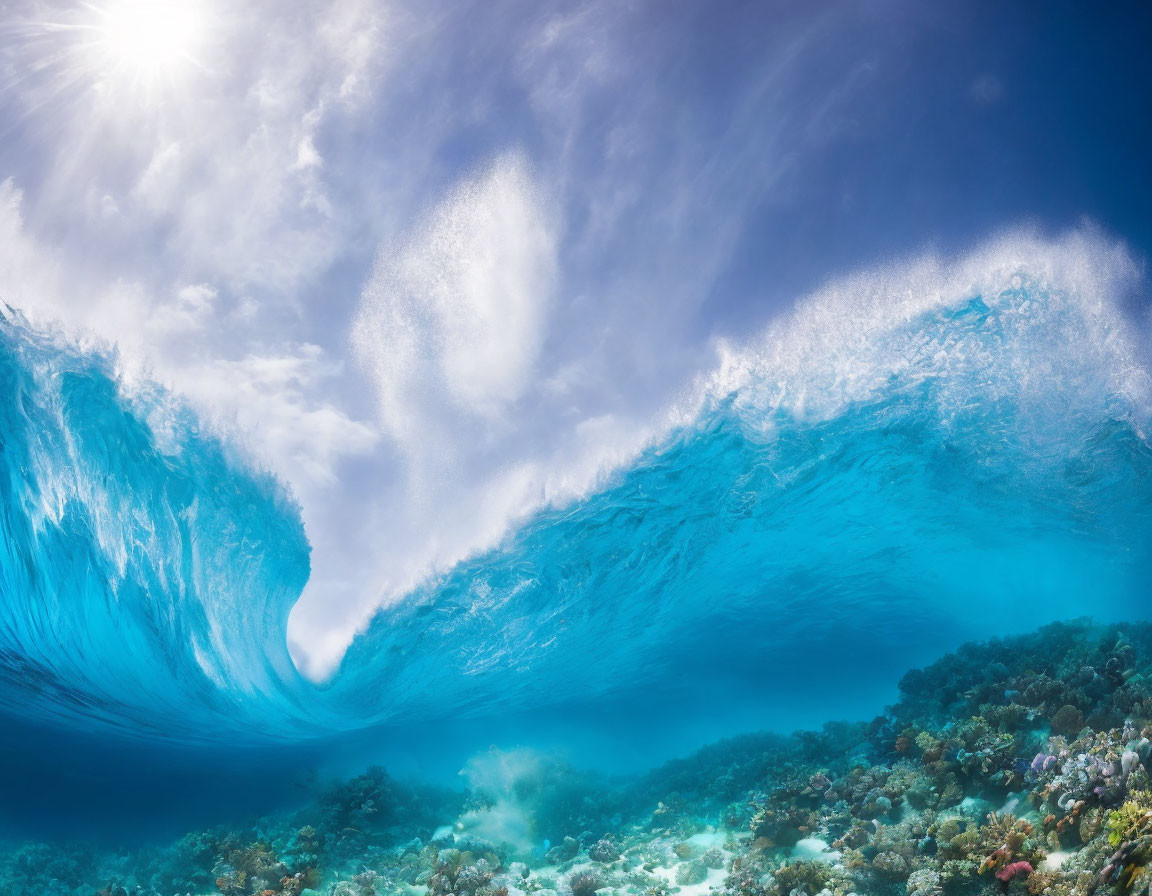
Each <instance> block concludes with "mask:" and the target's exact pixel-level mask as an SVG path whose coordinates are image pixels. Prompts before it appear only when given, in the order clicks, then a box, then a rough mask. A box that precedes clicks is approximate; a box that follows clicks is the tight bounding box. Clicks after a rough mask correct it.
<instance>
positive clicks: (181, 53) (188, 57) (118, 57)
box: [96, 0, 204, 78]
mask: <svg viewBox="0 0 1152 896" xmlns="http://www.w3.org/2000/svg"><path fill="white" fill-rule="evenodd" d="M98 15H99V21H98V22H97V23H96V31H97V32H98V34H99V38H98V40H97V44H98V47H99V49H100V51H101V52H102V53H103V54H105V56H106V57H107V62H108V63H109V64H111V65H112V66H113V67H115V68H117V69H122V70H127V71H129V72H132V73H134V74H136V75H139V76H143V77H149V78H150V77H153V76H156V75H161V74H171V73H172V72H174V71H176V70H177V69H179V68H180V67H181V66H182V65H184V64H186V63H188V62H191V61H193V53H194V52H195V50H196V47H197V45H198V43H199V42H200V39H201V37H202V35H203V28H204V21H203V11H202V9H201V8H200V7H199V6H198V5H197V4H195V3H190V2H180V0H174V2H168V0H151V2H149V0H119V2H114V3H111V4H109V5H108V6H104V7H101V8H99V9H98Z"/></svg>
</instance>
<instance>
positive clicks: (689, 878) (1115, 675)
mask: <svg viewBox="0 0 1152 896" xmlns="http://www.w3.org/2000/svg"><path fill="white" fill-rule="evenodd" d="M1150 761H1152V626H1148V625H1117V626H1109V627H1097V626H1094V625H1091V624H1089V623H1087V622H1082V623H1081V622H1077V623H1068V624H1061V625H1054V626H1049V627H1046V628H1044V629H1042V630H1040V631H1039V632H1036V633H1034V634H1031V635H1026V636H1023V637H1016V638H1006V639H1001V640H995V641H991V642H988V643H985V644H972V645H966V646H965V647H963V648H961V649H960V650H958V651H956V652H955V653H954V654H951V655H949V656H946V657H944V658H942V659H941V660H940V661H938V662H937V663H934V664H933V665H931V666H929V667H927V668H925V669H921V670H915V671H913V672H910V673H908V674H907V675H906V676H905V677H904V679H903V680H902V682H901V685H900V699H899V701H898V702H897V703H896V704H895V705H893V706H892V707H890V708H889V709H888V710H887V711H886V712H885V713H884V714H882V715H881V716H879V717H877V718H875V719H873V720H871V721H869V722H859V723H834V724H829V725H826V726H825V727H824V728H823V729H822V730H820V731H808V732H798V733H796V734H794V735H792V736H790V737H782V736H779V735H772V734H764V735H747V736H743V737H739V738H734V739H731V740H727V741H723V742H720V743H717V744H713V745H712V746H709V747H706V748H704V749H702V750H700V751H699V752H698V753H697V754H695V755H693V756H691V757H688V758H686V759H681V760H677V761H675V762H671V763H668V764H667V765H665V766H663V767H661V768H659V769H656V770H654V771H652V772H650V773H648V774H646V775H643V776H640V777H638V778H634V779H631V780H621V781H618V782H606V781H605V780H604V779H603V777H602V776H595V775H591V774H587V773H583V772H580V771H578V770H575V769H572V768H569V767H568V766H566V765H564V764H563V763H561V762H559V761H557V760H553V759H548V758H545V757H538V756H536V757H532V756H527V755H526V754H523V753H515V754H500V753H495V752H494V753H492V754H489V755H486V756H485V757H481V758H479V759H477V760H474V761H473V762H472V763H470V770H471V772H470V774H469V776H468V781H469V784H470V787H469V790H468V791H467V792H449V791H440V790H433V789H428V788H420V787H414V786H411V785H407V784H401V783H399V782H397V781H394V780H393V779H392V778H391V777H389V775H388V774H386V773H385V772H384V771H383V770H382V769H379V768H373V769H369V770H368V771H367V772H366V773H365V774H363V775H361V776H359V777H356V778H353V779H352V780H350V781H347V782H344V783H342V784H340V785H338V786H335V787H332V788H329V789H327V790H324V791H322V792H320V793H318V794H317V795H316V796H315V797H314V798H313V799H311V800H310V801H309V802H308V803H307V804H306V805H304V806H302V807H300V808H298V809H296V810H294V811H292V812H283V813H280V814H278V815H273V816H271V817H268V818H264V819H260V820H259V821H257V822H253V823H250V824H246V825H239V826H236V825H234V826H224V827H221V828H218V829H213V830H211V831H199V832H194V833H190V834H188V835H186V836H185V837H183V838H181V839H180V840H178V841H177V842H175V843H172V844H170V845H168V846H165V847H157V846H147V847H140V848H138V849H120V850H116V851H107V850H100V849H97V848H94V847H89V848H85V847H80V846H64V845H49V844H44V843H11V842H9V843H4V844H0V896H17V894H20V896H23V894H32V893H35V894H49V896H51V894H66V896H183V894H198V896H202V894H213V893H216V894H222V896H385V894H392V893H395V894H403V896H529V894H539V896H609V894H611V896H672V894H677V893H679V894H682V896H707V894H711V896H850V894H855V896H870V894H877V896H970V894H971V896H976V894H989V896H999V894H1003V893H1009V894H1013V893H1014V894H1020V896H1023V894H1049V896H1093V894H1095V896H1106V894H1117V896H1124V894H1147V893H1150V892H1152V777H1150V775H1149V762H1150ZM493 769H495V770H498V772H499V773H498V774H497V773H494V772H493Z"/></svg>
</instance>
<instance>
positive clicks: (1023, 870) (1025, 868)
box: [996, 862, 1032, 883]
mask: <svg viewBox="0 0 1152 896" xmlns="http://www.w3.org/2000/svg"><path fill="white" fill-rule="evenodd" d="M1031 873H1032V865H1031V863H1030V862H1012V863H1011V864H1008V865H1005V866H1004V867H1003V868H1001V869H1000V870H999V871H997V872H996V878H997V880H1002V881H1004V882H1005V883H1007V882H1008V881H1010V880H1012V878H1014V877H1015V876H1016V875H1017V874H1031Z"/></svg>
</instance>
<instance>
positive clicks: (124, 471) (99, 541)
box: [0, 312, 309, 740]
mask: <svg viewBox="0 0 1152 896" xmlns="http://www.w3.org/2000/svg"><path fill="white" fill-rule="evenodd" d="M308 555H309V549H308V544H307V541H306V539H305V537H304V530H303V526H302V525H301V523H300V519H299V514H298V513H297V511H296V509H295V507H294V506H293V505H292V504H291V503H290V502H289V501H288V500H287V499H286V498H285V496H284V494H283V493H282V491H281V490H280V488H279V486H277V484H276V483H275V481H274V480H273V479H272V477H271V476H266V475H265V476H261V475H254V474H253V473H251V472H249V471H247V470H245V469H244V468H243V466H242V465H241V464H239V463H238V462H237V461H236V460H234V459H232V458H231V457H230V456H229V454H228V452H227V451H226V449H225V448H224V446H223V445H222V444H221V443H220V442H219V441H218V440H217V439H215V438H214V437H212V436H210V435H207V434H205V433H202V432H201V431H200V429H199V426H198V424H197V421H196V419H195V417H194V416H193V415H192V414H191V413H190V412H189V411H188V410H187V409H185V408H183V407H182V406H181V405H180V404H179V403H178V402H176V401H174V400H173V399H172V398H171V397H170V396H168V395H167V394H165V393H164V392H163V391H162V390H160V389H158V388H146V389H142V390H139V391H137V392H135V393H134V394H129V393H128V390H126V389H125V388H124V386H123V385H122V384H121V383H120V382H118V380H117V377H116V375H115V367H114V358H112V357H110V356H106V355H102V354H100V353H97V352H84V351H80V350H78V349H76V348H75V347H72V346H69V345H68V344H67V343H65V342H64V341H62V340H61V339H59V338H57V337H54V336H51V335H46V334H43V333H39V332H37V331H35V330H33V329H32V328H30V327H29V326H28V325H27V324H26V323H25V322H24V321H23V320H22V319H21V318H20V317H19V316H18V315H16V314H15V313H12V312H9V313H8V314H7V315H4V316H3V317H2V318H0V598H2V599H0V706H3V707H4V708H5V710H6V711H7V712H8V713H14V714H16V715H18V716H19V717H20V719H21V720H22V721H25V722H36V723H43V724H48V725H52V726H58V725H61V724H63V725H67V726H69V727H79V728H83V729H87V728H92V727H97V728H111V729H115V730H117V731H120V732H123V733H128V734H132V735H148V736H162V737H166V738H179V739H189V740H195V739H200V738H204V737H223V736H227V737H228V738H230V739H231V738H235V737H236V736H237V733H238V732H240V731H252V730H260V731H262V732H265V733H267V732H270V731H274V730H275V727H274V725H272V722H273V721H274V720H275V719H276V718H278V717H281V716H283V715H284V713H285V712H286V711H287V710H289V709H291V708H293V707H294V706H295V701H296V699H297V697H298V692H297V688H298V684H299V681H298V678H297V676H296V674H295V670H294V668H293V666H292V663H291V660H290V659H289V657H288V652H287V649H286V646H285V637H284V633H285V629H286V623H287V616H288V612H289V611H290V610H291V607H292V604H293V603H294V602H295V600H296V599H297V597H298V596H299V594H300V591H301V589H302V588H303V586H304V583H305V582H306V580H307V578H308V570H309V562H308ZM293 714H294V715H298V714H299V713H293ZM252 720H257V721H258V722H259V723H260V725H259V729H253V728H252V727H251V726H250V725H249V724H247V723H248V722H250V721H252Z"/></svg>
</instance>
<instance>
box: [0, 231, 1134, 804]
mask: <svg viewBox="0 0 1152 896" xmlns="http://www.w3.org/2000/svg"><path fill="white" fill-rule="evenodd" d="M1137 280H1138V272H1137V271H1136V270H1135V269H1134V268H1133V266H1132V264H1131V263H1130V261H1129V260H1128V259H1127V257H1126V256H1125V255H1124V254H1123V252H1121V251H1120V250H1118V249H1115V248H1114V247H1111V246H1109V245H1108V244H1107V243H1105V242H1104V241H1103V240H1102V239H1100V238H1098V237H1090V236H1089V237H1073V238H1070V239H1069V240H1066V241H1064V242H1063V243H1058V244H1042V243H1037V242H1034V241H1030V240H1028V239H1026V238H1012V239H1007V240H1005V241H1002V242H1001V243H999V244H995V245H993V246H990V247H988V248H986V249H985V250H982V251H981V252H977V253H975V254H974V255H972V256H971V257H969V258H968V259H965V260H962V261H960V262H957V263H955V264H950V265H946V264H941V263H937V262H932V261H923V260H922V261H910V262H908V263H907V264H906V265H904V266H899V265H897V266H893V268H891V269H888V270H885V271H881V272H876V273H873V274H870V275H866V276H862V277H859V278H856V279H854V280H851V281H847V282H844V283H841V284H838V285H834V286H832V287H830V288H829V289H828V290H826V291H825V292H824V293H822V294H820V295H817V296H814V297H812V298H810V299H807V300H805V301H804V302H803V303H801V304H800V305H799V306H798V308H797V309H796V311H795V312H793V313H792V314H791V315H789V316H787V317H786V318H784V319H783V320H782V321H781V322H780V323H779V324H778V325H776V326H774V327H772V328H771V329H770V330H769V331H768V332H767V333H765V334H762V335H761V336H759V337H757V338H756V339H755V340H751V341H750V342H749V343H748V344H747V345H744V346H740V347H738V348H734V349H732V350H731V351H729V352H728V353H727V354H726V355H725V358H724V360H723V361H722V363H721V364H720V366H719V368H718V369H717V370H716V371H714V372H713V373H711V374H709V375H707V376H704V377H702V378H701V380H700V381H699V382H697V383H695V384H691V385H689V386H688V387H686V389H685V392H684V398H683V401H682V403H681V404H680V405H679V406H678V407H677V408H675V409H673V410H672V411H670V412H669V415H668V417H667V419H666V420H665V421H664V422H663V423H661V424H660V425H658V426H657V427H656V428H655V430H654V433H655V435H654V436H653V438H652V440H651V443H650V444H649V446H648V447H647V448H646V449H645V450H644V451H642V452H641V453H640V454H639V455H638V456H636V457H634V458H633V459H632V460H631V461H630V462H628V463H627V464H625V465H624V466H623V467H619V468H615V469H612V470H609V471H607V472H606V473H605V475H604V476H603V478H602V479H601V481H600V482H599V484H598V485H597V486H596V487H595V488H594V489H592V490H591V491H590V492H589V493H588V494H587V495H586V496H585V497H583V498H582V499H580V500H578V501H574V502H570V503H567V504H565V505H563V506H555V507H548V508H546V509H544V510H542V511H541V512H540V513H538V514H537V515H536V516H535V517H534V518H533V519H531V520H530V521H529V522H528V523H526V524H525V525H524V526H522V527H521V528H520V529H519V530H518V531H516V532H513V533H511V534H510V535H509V536H508V537H507V538H506V539H505V541H504V542H503V543H502V544H501V545H500V546H499V547H498V548H496V549H494V550H492V551H490V552H488V553H486V554H484V555H482V556H478V557H475V558H473V559H471V560H468V561H466V562H465V563H463V564H461V565H459V566H458V567H457V568H455V569H453V570H451V571H449V572H447V573H445V574H443V575H441V576H439V577H437V578H434V579H432V580H430V581H428V582H427V583H426V584H425V585H424V586H422V587H421V588H420V589H419V590H418V591H417V592H416V593H414V594H412V595H410V596H409V597H408V598H407V599H406V600H405V601H403V602H401V603H400V604H398V605H396V606H393V607H390V608H387V609H385V610H382V611H381V612H380V613H379V614H378V615H377V617H376V618H375V619H374V620H373V622H372V623H371V625H370V626H369V627H368V629H367V630H366V631H364V632H363V633H362V634H361V635H360V636H359V637H358V638H357V639H356V640H355V641H354V642H353V643H352V645H351V646H350V648H349V650H348V653H347V655H346V657H345V659H344V661H343V664H342V665H341V667H340V669H339V670H338V672H337V673H336V675H335V677H334V678H333V680H332V681H331V682H329V683H327V684H326V685H324V686H322V687H319V686H316V685H314V684H312V683H310V682H307V681H305V680H304V679H303V678H301V677H300V676H299V675H298V674H297V673H296V671H295V669H294V667H293V665H292V663H291V660H290V658H289V655H288V651H287V649H286V646H285V629H286V622H287V617H288V613H289V611H290V609H291V607H292V605H293V603H294V602H295V601H296V599H297V598H298V597H299V594H300V592H301V590H302V588H303V587H304V585H305V583H306V581H307V577H308V568H309V567H308V564H309V548H308V542H307V539H306V537H305V533H304V530H303V526H302V524H301V521H300V515H299V511H298V508H297V507H296V506H295V505H294V503H293V502H292V500H291V498H290V497H289V496H288V495H287V494H286V493H285V492H284V490H283V489H282V487H281V486H279V485H278V484H277V482H276V480H275V479H274V478H273V477H272V476H271V475H268V474H265V473H261V472H258V471H254V470H253V468H252V467H251V466H250V465H249V464H248V463H247V462H246V461H245V460H244V459H243V457H242V456H241V455H240V454H239V453H237V452H235V451H233V450H232V449H231V448H229V447H228V445H227V444H226V443H225V442H222V441H221V440H220V439H218V438H217V437H216V436H214V435H212V434H211V433H208V432H205V431H202V430H201V428H200V426H199V424H198V422H197V420H196V418H195V416H194V415H192V414H191V413H190V412H189V411H188V410H187V409H186V408H185V407H184V406H183V405H182V404H181V403H180V402H179V401H178V400H177V399H175V398H174V397H173V396H171V395H168V394H167V393H165V392H164V391H163V390H162V389H159V388H156V387H147V388H142V387H133V388H131V389H129V388H128V387H127V386H126V385H125V384H124V383H122V382H120V381H119V379H118V378H117V375H116V372H115V359H114V358H111V357H107V356H105V355H102V354H100V353H96V352H92V351H86V350H81V349H79V348H77V347H76V346H75V345H73V344H71V343H70V342H69V341H68V340H67V339H66V338H65V337H64V336H61V335H59V334H47V333H43V332H38V331H36V330H34V329H32V328H31V327H29V326H28V325H27V324H26V323H25V322H24V321H23V320H22V318H21V317H20V316H19V314H18V313H16V312H9V313H7V314H6V315H5V316H4V318H3V320H2V321H0V379H2V380H3V386H2V388H0V439H2V442H0V489H2V492H3V494H2V502H0V514H2V515H0V526H2V531H0V550H2V551H3V553H2V554H0V707H2V708H3V709H2V711H3V715H4V717H5V724H4V730H3V734H2V736H0V745H2V747H3V750H4V756H5V757H6V760H5V761H4V762H3V763H2V764H3V768H4V778H5V781H4V782H3V783H4V786H5V788H6V794H7V795H8V800H7V802H6V808H7V809H9V810H10V811H14V812H15V813H16V814H17V815H18V816H19V817H22V818H27V817H31V815H35V814H37V813H38V814H39V816H41V817H42V820H47V821H52V822H59V821H61V820H62V818H64V817H65V816H66V817H67V819H69V820H71V821H74V822H76V823H77V824H83V823H85V813H84V812H83V811H81V808H80V807H82V806H88V807H89V809H90V808H91V807H92V806H93V805H99V806H100V809H99V813H103V814H104V815H105V816H107V815H109V814H111V815H113V816H115V815H116V814H117V813H119V814H120V815H122V816H124V817H128V816H131V817H134V818H145V817H150V816H152V815H156V816H159V815H163V814H164V813H165V812H166V811H175V812H177V814H179V813H181V812H182V813H184V814H185V815H191V814H196V813H198V814H200V815H205V816H206V815H210V814H211V813H212V812H220V811H223V809H224V808H225V807H228V806H231V805H233V804H235V805H237V806H238V805H240V804H245V805H249V804H251V805H256V804H259V803H260V802H261V801H268V800H273V801H274V800H276V799H290V798H291V796H292V793H293V788H294V787H296V786H298V785H299V786H301V787H302V786H304V783H303V782H305V781H306V780H307V775H308V774H309V771H308V770H309V769H310V768H312V767H314V766H316V765H317V764H320V765H321V766H325V765H327V766H330V767H332V766H336V765H339V763H341V762H345V761H346V762H347V763H349V764H354V763H356V762H358V761H360V760H361V759H363V758H364V757H365V756H374V757H378V758H384V759H385V760H386V761H388V762H389V763H390V764H391V765H392V766H393V767H395V768H398V769H401V770H405V771H413V772H415V771H417V770H423V771H425V772H429V771H432V772H436V771H443V770H448V769H450V768H452V767H453V765H452V763H456V765H455V767H457V768H458V767H459V764H460V762H461V757H462V756H466V755H467V753H466V752H465V751H466V750H469V749H476V748H479V747H484V746H487V745H488V744H499V745H504V746H507V745H512V744H515V743H532V742H536V743H548V744H549V745H551V746H554V747H555V746H557V745H559V746H561V747H563V748H565V749H567V750H568V751H570V752H571V753H573V754H575V755H578V756H579V758H580V759H581V760H582V761H584V762H585V763H588V764H592V765H596V764H599V765H601V766H604V767H613V768H621V767H626V766H628V765H630V764H631V765H632V766H636V765H640V764H643V763H645V762H654V761H656V760H657V759H661V758H666V757H667V756H670V755H675V754H676V753H678V752H683V751H684V750H686V749H689V748H691V747H693V746H698V745H699V744H701V743H704V742H705V741H707V740H709V739H712V738H715V737H716V736H718V735H720V734H725V733H731V732H733V731H738V730H746V729H752V728H762V729H779V730H790V729H792V728H794V727H797V726H800V725H818V724H819V723H820V722H821V721H824V720H827V719H832V718H841V717H844V718H859V717H865V716H867V715H869V714H871V713H874V712H875V711H876V710H878V709H879V708H880V707H881V706H882V705H883V703H884V702H885V701H886V700H888V699H889V698H890V697H891V696H892V695H893V694H894V690H895V683H896V681H897V679H898V678H899V676H900V675H901V674H902V672H903V671H905V670H906V669H908V668H910V667H912V666H914V665H918V664H921V663H923V662H926V661H928V660H931V659H932V658H934V657H936V656H938V655H939V654H941V653H942V652H944V651H945V650H947V649H950V648H951V647H954V646H955V645H956V644H958V643H960V642H961V641H964V640H967V639H971V638H981V639H983V638H988V637H991V636H995V635H1001V634H1007V633H1011V632H1016V631H1025V630H1030V629H1033V628H1035V627H1037V626H1038V625H1040V624H1042V623H1044V622H1047V621H1050V620H1054V619H1063V618H1071V617H1080V616H1093V617H1095V618H1097V619H1101V620H1114V619H1131V618H1137V617H1140V618H1145V617H1147V616H1148V610H1147V594H1148V586H1147V584H1146V583H1147V581H1148V580H1149V576H1150V574H1152V553H1150V548H1152V541H1150V539H1149V538H1148V533H1149V525H1150V519H1149V516H1150V512H1152V511H1150V509H1152V449H1150V446H1149V444H1148V441H1147V432H1148V424H1149V408H1150V404H1149V395H1150V392H1149V378H1148V373H1147V368H1146V365H1145V363H1144V360H1143V358H1142V355H1141V346H1142V344H1143V340H1144V335H1145V334H1144V329H1143V326H1142V324H1141V323H1140V322H1139V321H1138V320H1137V319H1136V318H1134V317H1133V316H1132V315H1131V313H1130V312H1129V311H1127V310H1125V307H1126V306H1125V301H1126V299H1127V298H1129V297H1130V292H1131V289H1132V286H1133V283H1135V282H1137ZM157 782H163V783H162V784H158V783H157ZM176 793H181V794H185V796H181V797H179V798H178V799H176V798H174V797H173V794H176ZM109 799H111V800H112V801H113V803H112V804H113V805H114V808H113V809H111V810H109V808H108V806H109V802H108V800H109ZM173 802H178V803H179V806H178V807H177V808H175V809H174V807H173V806H172V803H173ZM61 807H68V808H67V810H65V809H63V808H61ZM99 813H97V814H99ZM105 820H107V818H105Z"/></svg>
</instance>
